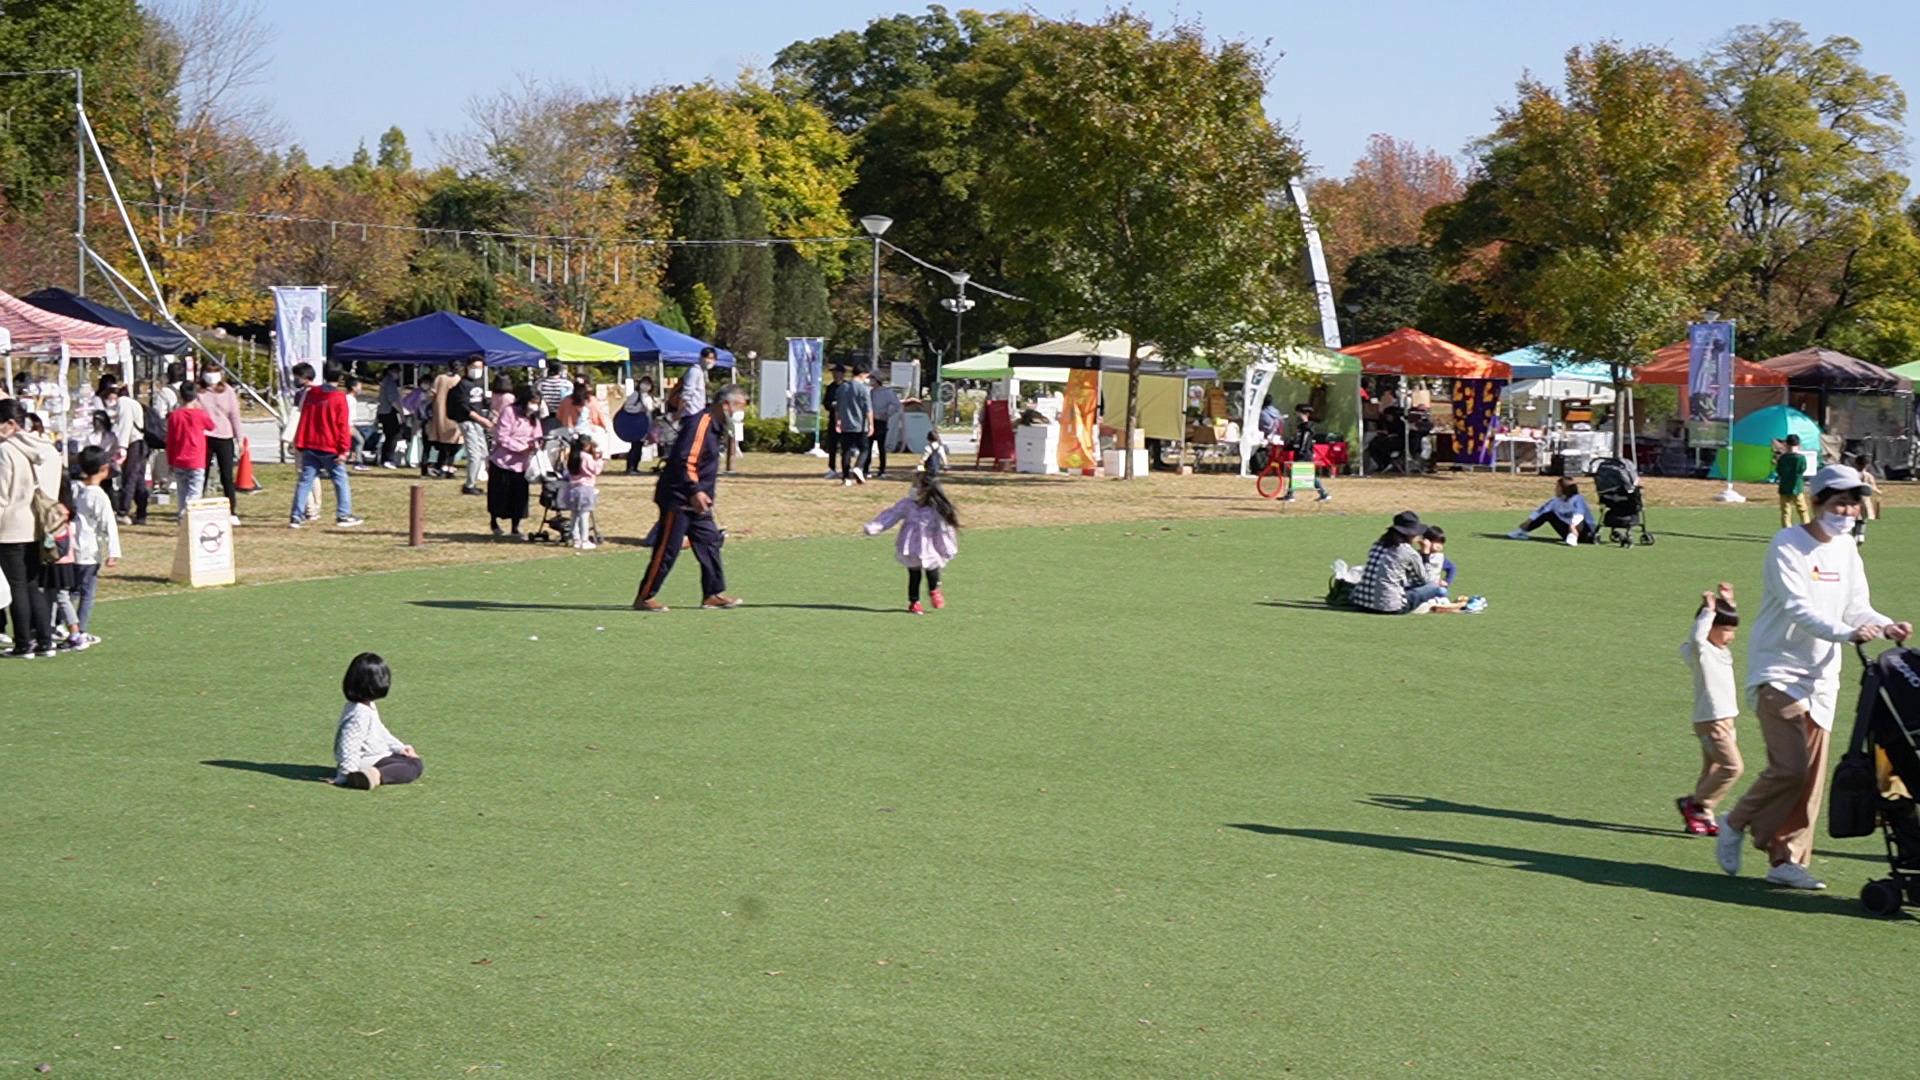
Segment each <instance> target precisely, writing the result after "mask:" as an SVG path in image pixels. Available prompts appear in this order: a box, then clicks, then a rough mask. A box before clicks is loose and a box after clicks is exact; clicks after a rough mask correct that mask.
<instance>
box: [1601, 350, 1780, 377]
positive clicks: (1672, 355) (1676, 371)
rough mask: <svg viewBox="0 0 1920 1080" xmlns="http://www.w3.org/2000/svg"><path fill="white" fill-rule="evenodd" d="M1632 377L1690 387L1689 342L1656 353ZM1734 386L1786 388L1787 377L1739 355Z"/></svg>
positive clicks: (1735, 363) (1735, 365) (1734, 365)
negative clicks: (1688, 371)
mask: <svg viewBox="0 0 1920 1080" xmlns="http://www.w3.org/2000/svg"><path fill="white" fill-rule="evenodd" d="M1633 377H1634V379H1635V380H1636V381H1638V382H1642V383H1646V384H1648V385H1651V386H1685V385H1687V343H1686V342H1684V341H1676V342H1674V343H1673V344H1671V345H1669V346H1667V347H1666V348H1664V349H1661V350H1660V351H1659V352H1656V353H1654V354H1653V362H1652V363H1650V364H1647V365H1646V366H1644V367H1642V368H1641V369H1640V370H1638V371H1636V372H1634V373H1633ZM1733 385H1735V386H1785V385H1787V377H1786V376H1785V375H1782V374H1780V373H1779V372H1777V371H1773V370H1770V369H1768V368H1764V367H1761V366H1760V365H1759V364H1756V363H1753V362H1752V361H1750V360H1742V359H1740V358H1739V357H1737V356H1736V357H1734V358H1733Z"/></svg>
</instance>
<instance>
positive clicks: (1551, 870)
mask: <svg viewBox="0 0 1920 1080" xmlns="http://www.w3.org/2000/svg"><path fill="white" fill-rule="evenodd" d="M1226 827H1227V828H1229V829H1242V830H1245V831H1247V832H1250V833H1255V834H1258V835H1260V836H1276V837H1291V838H1294V839H1300V840H1315V841H1319V842H1321V843H1326V844H1340V845H1345V846H1348V847H1360V848H1371V849H1373V850H1376V851H1392V852H1398V853H1400V854H1404V855H1419V856H1422V857H1424V858H1430V859H1443V860H1445V861H1447V862H1455V863H1464V864H1466V865H1469V866H1481V867H1488V868H1491V869H1496V870H1517V871H1519V872H1521V873H1528V874H1546V875H1549V876H1552V877H1561V878H1566V879H1568V880H1571V881H1577V882H1580V883H1581V884H1584V885H1604V886H1608V887H1611V888H1621V889H1639V890H1641V891H1643V892H1650V893H1659V894H1661V895H1663V896H1674V897H1679V898H1682V899H1686V900H1709V901H1713V902H1715V903H1721V904H1733V905H1736V906H1739V907H1750V908H1761V909H1764V910H1768V911H1791V912H1794V913H1796V914H1801V915H1806V914H1818V915H1843V916H1851V917H1854V918H1860V919H1875V920H1876V921H1878V919H1879V917H1878V916H1873V915H1869V914H1868V913H1867V912H1866V911H1865V910H1864V909H1862V908H1861V907H1860V906H1859V905H1858V904H1857V903H1855V902H1854V901H1853V900H1852V899H1851V898H1843V897H1839V896H1835V895H1833V894H1831V893H1805V892H1792V891H1788V890H1785V889H1772V888H1766V887H1762V886H1760V885H1759V884H1758V883H1757V882H1755V881H1752V880H1747V881H1741V880H1739V879H1737V878H1731V877H1728V876H1727V875H1725V874H1721V873H1717V872H1708V871H1704V870H1685V869H1681V868H1678V867H1673V866H1662V865H1659V864H1657V863H1637V862H1625V861H1622V860H1618V859H1601V858H1595V857H1593V856H1590V855H1573V854H1569V853H1567V852H1560V851H1533V850H1531V849H1528V848H1518V847H1507V846H1505V845H1503V844H1481V843H1474V842H1472V841H1466V840H1435V839H1424V838H1421V837H1417V836H1399V835H1387V834H1384V833H1364V832H1350V831H1347V830H1343V829H1290V828H1284V827H1282V826H1279V825H1262V824H1258V823H1253V822H1228V823H1227V824H1226Z"/></svg>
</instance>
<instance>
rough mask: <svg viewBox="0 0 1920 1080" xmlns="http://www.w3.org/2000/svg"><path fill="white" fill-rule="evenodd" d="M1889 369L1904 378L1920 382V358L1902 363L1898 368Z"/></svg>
mask: <svg viewBox="0 0 1920 1080" xmlns="http://www.w3.org/2000/svg"><path fill="white" fill-rule="evenodd" d="M1887 370H1888V371H1889V372H1891V373H1893V374H1895V375H1898V376H1900V377H1901V378H1903V379H1909V380H1912V381H1915V382H1920V360H1915V361H1914V362H1913V363H1911V364H1901V365H1900V366H1899V367H1897V368H1888V369H1887Z"/></svg>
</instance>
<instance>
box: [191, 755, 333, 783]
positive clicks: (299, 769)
mask: <svg viewBox="0 0 1920 1080" xmlns="http://www.w3.org/2000/svg"><path fill="white" fill-rule="evenodd" d="M200 764H202V765H211V766H213V767H214V768H216V769H239V770H241V771H242V772H257V773H265V774H266V775H268V776H277V777H279V778H280V779H282V780H331V779H333V774H334V769H333V768H332V767H331V766H327V765H301V764H297V763H295V762H291V761H235V760H232V759H230V758H211V759H208V760H206V761H202V762H201V763H200Z"/></svg>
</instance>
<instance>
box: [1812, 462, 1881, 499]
mask: <svg viewBox="0 0 1920 1080" xmlns="http://www.w3.org/2000/svg"><path fill="white" fill-rule="evenodd" d="M1863 489H1864V490H1865V491H1866V492H1867V493H1868V494H1872V495H1877V494H1879V492H1880V489H1879V488H1877V487H1874V486H1873V482H1872V481H1870V480H1868V479H1867V478H1866V477H1864V476H1861V475H1860V470H1859V469H1856V468H1854V467H1853V466H1851V465H1829V466H1827V467H1826V468H1824V469H1821V470H1820V471H1819V472H1817V473H1814V474H1813V483H1812V484H1809V485H1808V490H1809V491H1812V492H1813V493H1814V495H1816V496H1818V495H1823V494H1825V493H1827V492H1829V491H1859V490H1863Z"/></svg>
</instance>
